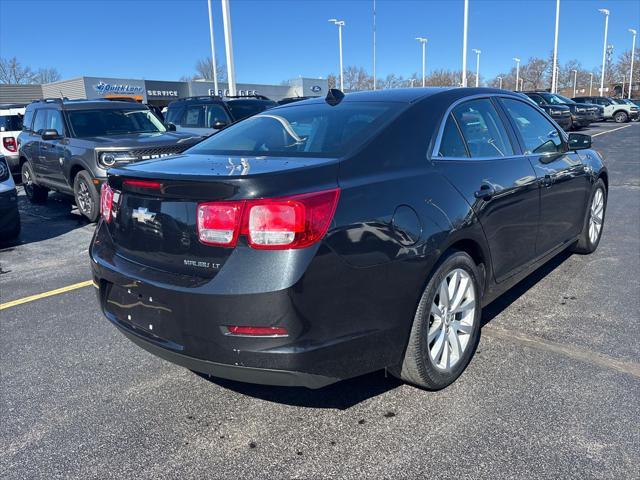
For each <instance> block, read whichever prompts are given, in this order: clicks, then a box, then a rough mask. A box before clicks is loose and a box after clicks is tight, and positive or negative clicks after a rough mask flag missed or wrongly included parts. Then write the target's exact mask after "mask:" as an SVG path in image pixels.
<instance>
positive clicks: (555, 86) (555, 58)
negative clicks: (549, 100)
mask: <svg viewBox="0 0 640 480" xmlns="http://www.w3.org/2000/svg"><path fill="white" fill-rule="evenodd" d="M559 22H560V0H556V33H555V37H554V40H553V70H552V72H553V73H552V75H551V93H557V92H558V77H557V76H556V65H558V26H559Z"/></svg>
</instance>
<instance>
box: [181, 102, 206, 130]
mask: <svg viewBox="0 0 640 480" xmlns="http://www.w3.org/2000/svg"><path fill="white" fill-rule="evenodd" d="M203 110H204V106H202V105H196V106H191V107H187V109H186V111H185V113H184V117H183V120H182V126H183V127H194V128H204V118H203V115H202V113H203Z"/></svg>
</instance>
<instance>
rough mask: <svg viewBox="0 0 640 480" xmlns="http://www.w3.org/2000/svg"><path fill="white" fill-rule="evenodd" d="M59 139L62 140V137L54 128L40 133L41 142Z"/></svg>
mask: <svg viewBox="0 0 640 480" xmlns="http://www.w3.org/2000/svg"><path fill="white" fill-rule="evenodd" d="M60 138H62V135H60V134H59V133H58V131H57V130H56V129H55V128H49V129H47V130H44V131H43V132H42V140H58V139H60Z"/></svg>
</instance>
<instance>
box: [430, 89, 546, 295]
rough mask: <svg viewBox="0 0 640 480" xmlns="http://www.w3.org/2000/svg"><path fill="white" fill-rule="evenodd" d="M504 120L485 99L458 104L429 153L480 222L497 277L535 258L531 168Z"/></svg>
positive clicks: (535, 216) (535, 213)
mask: <svg viewBox="0 0 640 480" xmlns="http://www.w3.org/2000/svg"><path fill="white" fill-rule="evenodd" d="M505 122H506V119H504V118H502V114H500V113H499V112H498V110H497V109H496V106H495V105H494V103H493V101H492V100H491V99H490V98H479V99H473V100H468V101H466V102H464V103H461V104H459V105H457V106H456V107H455V108H454V109H453V110H452V111H451V113H450V114H449V115H448V117H447V118H446V120H445V122H444V124H443V126H442V127H441V128H442V131H441V133H440V135H439V137H440V140H439V142H437V144H436V150H435V151H434V152H433V154H432V161H434V163H435V164H436V165H437V166H438V167H439V168H440V169H441V170H442V172H443V174H444V175H445V176H446V177H447V178H448V179H449V181H450V182H451V183H452V184H453V185H455V187H456V188H457V189H458V191H460V193H462V195H463V196H464V197H465V198H466V200H467V202H468V203H469V205H471V207H472V208H473V211H474V213H475V215H476V217H477V218H478V220H479V221H480V224H481V225H482V228H483V230H484V233H485V236H486V238H487V242H488V244H489V248H490V251H491V261H492V265H493V272H494V276H495V279H496V281H498V282H500V281H502V280H503V279H505V278H507V277H509V276H511V275H512V274H514V273H516V272H517V271H518V270H520V269H522V268H524V266H525V265H526V264H527V263H528V262H529V261H531V260H532V259H534V258H535V240H536V231H537V228H538V215H539V202H540V197H539V193H538V190H539V186H538V184H537V181H536V176H535V172H534V170H533V168H532V166H531V163H530V162H529V161H528V159H527V158H525V157H523V156H522V154H521V152H520V151H519V150H518V148H519V147H518V145H517V142H516V140H515V136H514V135H513V132H511V131H509V130H508V129H507V128H505Z"/></svg>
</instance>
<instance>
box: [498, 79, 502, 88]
mask: <svg viewBox="0 0 640 480" xmlns="http://www.w3.org/2000/svg"><path fill="white" fill-rule="evenodd" d="M497 78H498V80H499V81H500V86H499V87H498V88H499V89H500V90H502V77H497Z"/></svg>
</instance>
